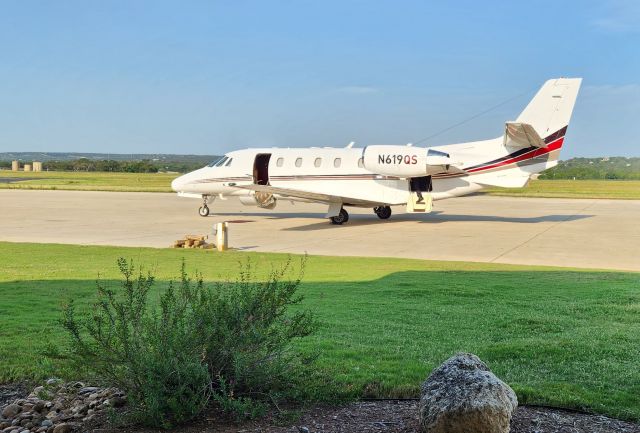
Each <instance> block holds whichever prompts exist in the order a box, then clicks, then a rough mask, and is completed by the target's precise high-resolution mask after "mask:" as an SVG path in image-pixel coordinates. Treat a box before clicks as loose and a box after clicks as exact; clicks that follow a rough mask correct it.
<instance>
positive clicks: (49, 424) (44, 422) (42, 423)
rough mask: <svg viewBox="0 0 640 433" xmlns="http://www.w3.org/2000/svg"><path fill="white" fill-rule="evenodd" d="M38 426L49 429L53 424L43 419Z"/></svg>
mask: <svg viewBox="0 0 640 433" xmlns="http://www.w3.org/2000/svg"><path fill="white" fill-rule="evenodd" d="M40 425H41V426H42V427H51V426H52V425H53V422H51V420H50V419H45V420H44V421H42V422H41V423H40Z"/></svg>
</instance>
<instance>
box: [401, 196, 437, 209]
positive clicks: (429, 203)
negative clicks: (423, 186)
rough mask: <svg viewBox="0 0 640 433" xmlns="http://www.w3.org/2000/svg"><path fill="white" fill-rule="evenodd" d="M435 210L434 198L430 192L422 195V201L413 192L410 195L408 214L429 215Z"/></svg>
mask: <svg viewBox="0 0 640 433" xmlns="http://www.w3.org/2000/svg"><path fill="white" fill-rule="evenodd" d="M431 209H433V198H432V197H431V194H429V193H428V192H423V193H422V200H420V198H419V197H418V194H417V193H415V192H412V193H411V194H409V199H408V200H407V212H408V213H429V212H431Z"/></svg>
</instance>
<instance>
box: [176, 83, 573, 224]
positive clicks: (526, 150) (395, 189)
mask: <svg viewBox="0 0 640 433" xmlns="http://www.w3.org/2000/svg"><path fill="white" fill-rule="evenodd" d="M581 82H582V79H581V78H557V79H552V80H549V81H547V82H546V83H544V85H543V86H542V87H541V88H540V90H539V91H538V92H537V94H536V95H535V96H534V98H533V99H532V100H531V101H530V102H529V104H528V105H527V106H526V108H525V109H524V111H523V112H522V113H521V114H520V115H519V116H518V117H517V119H516V120H515V121H509V122H506V123H505V125H504V134H503V135H502V136H501V137H497V138H494V139H490V140H482V141H473V142H468V143H460V144H450V145H442V146H434V147H417V146H412V145H411V144H408V145H369V146H366V147H364V148H356V147H353V143H350V144H349V145H348V146H347V147H343V148H332V147H326V148H254V149H245V150H237V151H233V152H229V153H227V154H225V155H224V156H222V157H221V158H220V159H218V160H216V161H214V162H212V163H211V164H209V165H208V166H206V167H204V168H201V169H199V170H195V171H193V172H191V173H188V174H185V175H183V176H180V177H178V178H177V179H175V180H174V181H173V182H172V184H171V187H172V189H173V190H174V191H176V192H177V193H178V195H180V196H183V197H192V198H198V199H200V200H202V205H201V206H200V208H199V214H200V215H201V216H203V217H206V216H208V215H209V212H210V210H209V206H210V205H211V204H212V203H213V202H214V200H215V199H216V198H219V199H225V198H227V197H237V198H238V199H239V200H240V202H241V203H242V204H244V205H247V206H257V207H259V208H265V209H273V208H275V207H276V206H277V204H278V201H280V200H286V201H292V202H296V201H300V202H313V203H322V204H325V205H326V206H327V214H326V218H328V219H329V220H330V222H331V223H332V224H338V225H340V224H344V223H346V222H347V221H348V220H349V213H348V212H347V211H346V209H345V208H347V207H362V208H370V209H373V211H374V213H375V214H376V215H377V216H378V218H380V219H383V220H386V219H388V218H389V217H390V216H391V207H392V206H405V207H406V211H407V212H422V213H428V212H430V211H431V209H432V203H433V201H434V200H443V199H447V198H452V197H459V196H463V195H467V194H471V193H474V192H477V191H479V190H481V189H482V188H484V187H487V186H499V187H506V188H521V187H524V186H525V185H526V184H527V183H528V182H529V180H530V179H531V178H532V176H534V175H536V174H537V173H540V172H542V171H544V170H547V169H549V168H551V167H554V166H555V165H556V164H557V163H558V157H559V155H560V151H561V150H562V145H563V143H564V138H565V134H566V132H567V126H568V124H569V120H570V118H571V113H572V111H573V107H574V105H575V101H576V98H577V96H578V90H579V88H580V84H581Z"/></svg>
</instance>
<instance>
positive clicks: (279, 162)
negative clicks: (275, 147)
mask: <svg viewBox="0 0 640 433" xmlns="http://www.w3.org/2000/svg"><path fill="white" fill-rule="evenodd" d="M283 164H284V158H278V159H277V160H276V165H277V166H278V167H282V166H283Z"/></svg>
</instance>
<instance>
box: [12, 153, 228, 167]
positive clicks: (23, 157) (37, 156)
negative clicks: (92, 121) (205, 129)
mask: <svg viewBox="0 0 640 433" xmlns="http://www.w3.org/2000/svg"><path fill="white" fill-rule="evenodd" d="M216 158H217V156H215V155H174V154H164V153H77V152H0V161H14V160H18V161H23V162H31V161H41V162H47V161H74V160H77V159H89V160H92V161H104V160H109V161H153V162H156V161H157V162H188V163H198V164H202V165H206V164H208V163H210V162H211V161H213V160H214V159H216Z"/></svg>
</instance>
